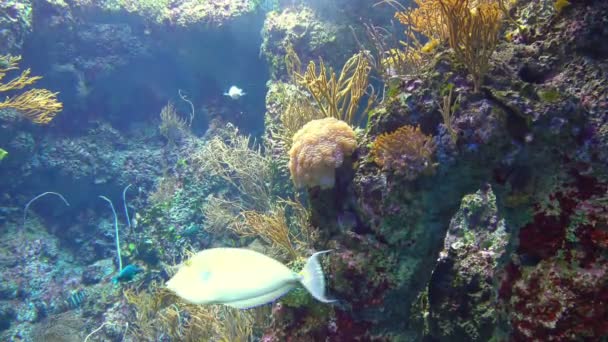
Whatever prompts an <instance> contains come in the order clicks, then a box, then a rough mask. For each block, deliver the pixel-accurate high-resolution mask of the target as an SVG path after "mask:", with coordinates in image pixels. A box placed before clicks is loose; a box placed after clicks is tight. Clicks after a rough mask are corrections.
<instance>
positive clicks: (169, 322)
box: [124, 283, 269, 341]
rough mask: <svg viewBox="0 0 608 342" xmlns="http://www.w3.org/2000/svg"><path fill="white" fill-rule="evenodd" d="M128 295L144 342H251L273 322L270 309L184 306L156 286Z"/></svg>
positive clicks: (136, 329) (136, 332)
mask: <svg viewBox="0 0 608 342" xmlns="http://www.w3.org/2000/svg"><path fill="white" fill-rule="evenodd" d="M124 296H125V298H126V300H127V302H128V303H129V304H131V305H133V306H134V307H135V308H136V310H135V316H136V319H135V320H134V322H133V327H132V328H131V329H130V332H131V334H133V335H134V337H135V338H137V339H138V340H142V341H156V340H158V339H159V338H160V336H163V335H164V336H166V335H168V336H169V337H171V339H172V340H176V341H201V340H204V341H249V340H250V338H251V336H252V335H253V333H254V330H255V329H256V326H257V329H259V330H262V329H264V328H265V326H266V325H267V324H268V323H269V322H268V318H267V317H268V308H261V309H254V310H249V311H241V310H236V309H232V308H228V307H224V306H219V305H194V304H189V303H183V302H181V301H180V300H179V299H178V298H177V297H176V296H175V295H173V294H172V293H171V292H169V291H168V290H166V289H165V288H162V287H160V286H159V285H157V284H154V283H153V284H152V285H151V287H150V289H149V290H148V291H140V292H135V291H134V290H132V289H126V290H125V291H124Z"/></svg>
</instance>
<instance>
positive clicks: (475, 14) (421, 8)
mask: <svg viewBox="0 0 608 342" xmlns="http://www.w3.org/2000/svg"><path fill="white" fill-rule="evenodd" d="M505 1H506V0H482V1H475V0H416V4H417V5H418V7H417V8H415V9H408V10H403V11H399V12H397V13H396V14H395V17H396V18H397V19H398V20H399V21H400V22H401V23H402V24H404V25H408V26H409V27H411V28H412V29H413V30H414V31H415V32H417V33H419V34H422V35H424V36H425V37H427V38H428V39H429V41H431V42H432V41H437V42H448V43H449V45H450V47H451V48H452V50H453V51H454V54H455V56H456V59H457V60H458V61H460V62H461V63H462V64H464V66H465V67H466V69H467V70H468V72H469V73H470V74H471V77H472V78H473V85H474V88H475V91H478V90H479V88H480V87H481V84H482V81H483V77H484V75H485V74H486V72H487V70H488V67H489V61H490V56H491V55H492V53H493V52H494V50H495V48H496V44H497V43H498V38H499V30H500V27H501V24H502V20H503V17H505V13H507V5H506V2H505Z"/></svg>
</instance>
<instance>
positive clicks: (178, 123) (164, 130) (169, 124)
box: [159, 102, 188, 143]
mask: <svg viewBox="0 0 608 342" xmlns="http://www.w3.org/2000/svg"><path fill="white" fill-rule="evenodd" d="M187 127H188V124H187V122H186V120H185V119H183V118H182V117H180V116H179V114H177V111H176V110H175V107H174V106H173V103H171V102H169V103H167V105H166V106H164V107H163V109H161V111H160V126H159V129H160V133H161V134H162V135H163V136H164V137H165V138H166V139H167V140H168V141H169V143H174V142H175V140H176V139H178V138H179V136H180V135H181V134H182V133H184V132H186V131H187Z"/></svg>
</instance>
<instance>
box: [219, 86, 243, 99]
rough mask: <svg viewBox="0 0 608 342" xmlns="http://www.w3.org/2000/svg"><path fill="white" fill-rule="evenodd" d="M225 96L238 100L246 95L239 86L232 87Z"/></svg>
mask: <svg viewBox="0 0 608 342" xmlns="http://www.w3.org/2000/svg"><path fill="white" fill-rule="evenodd" d="M224 95H225V96H229V97H230V98H231V99H233V100H238V99H239V98H240V97H241V96H244V95H246V94H245V92H244V91H243V89H241V88H239V87H237V86H232V87H230V89H228V92H227V93H224Z"/></svg>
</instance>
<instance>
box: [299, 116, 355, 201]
mask: <svg viewBox="0 0 608 342" xmlns="http://www.w3.org/2000/svg"><path fill="white" fill-rule="evenodd" d="M356 146H357V141H356V137H355V132H354V131H353V129H352V128H351V127H350V126H349V125H348V124H347V123H346V122H344V121H341V120H338V119H335V118H324V119H319V120H312V121H310V122H308V123H307V124H306V125H304V126H303V127H302V128H301V129H300V130H299V131H298V132H297V133H296V134H295V135H294V136H293V145H292V147H291V149H290V150H289V170H290V171H291V178H292V180H293V182H294V184H295V186H296V187H298V188H302V187H315V186H320V187H321V188H322V189H329V188H333V186H334V184H335V182H336V169H337V168H338V167H340V166H342V163H343V162H344V158H346V157H349V156H350V155H352V153H353V152H354V151H355V148H356Z"/></svg>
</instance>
